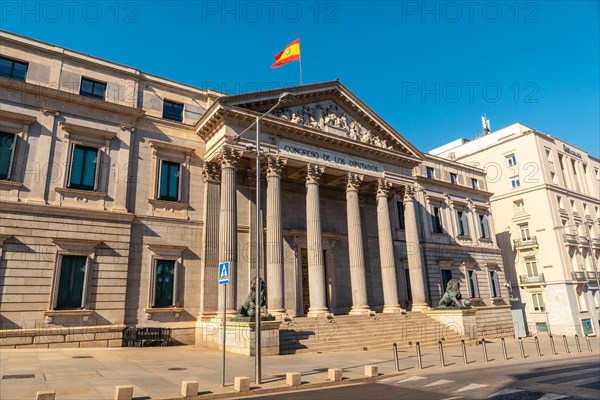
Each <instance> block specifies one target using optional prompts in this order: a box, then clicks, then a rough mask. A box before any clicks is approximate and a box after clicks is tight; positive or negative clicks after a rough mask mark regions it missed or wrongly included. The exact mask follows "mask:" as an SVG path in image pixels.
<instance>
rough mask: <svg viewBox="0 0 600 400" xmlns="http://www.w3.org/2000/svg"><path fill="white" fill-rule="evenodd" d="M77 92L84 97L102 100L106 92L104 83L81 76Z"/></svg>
mask: <svg viewBox="0 0 600 400" xmlns="http://www.w3.org/2000/svg"><path fill="white" fill-rule="evenodd" d="M79 94H80V95H82V96H86V97H93V98H95V99H100V100H104V96H105V94H106V83H104V82H98V81H94V80H92V79H88V78H81V87H80V88H79Z"/></svg>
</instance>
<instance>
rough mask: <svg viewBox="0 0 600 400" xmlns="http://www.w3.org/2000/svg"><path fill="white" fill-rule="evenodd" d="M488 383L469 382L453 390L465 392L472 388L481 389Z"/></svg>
mask: <svg viewBox="0 0 600 400" xmlns="http://www.w3.org/2000/svg"><path fill="white" fill-rule="evenodd" d="M487 386H488V385H482V384H480V383H471V384H470V385H467V386H463V387H461V388H460V389H458V390H455V392H465V391H467V390H474V389H481V388H484V387H487Z"/></svg>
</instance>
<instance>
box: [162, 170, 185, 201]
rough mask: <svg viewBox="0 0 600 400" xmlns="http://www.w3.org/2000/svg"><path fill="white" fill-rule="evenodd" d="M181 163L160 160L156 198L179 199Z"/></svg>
mask: <svg viewBox="0 0 600 400" xmlns="http://www.w3.org/2000/svg"><path fill="white" fill-rule="evenodd" d="M180 172H181V164H179V163H175V162H171V161H164V160H160V172H159V174H160V177H159V190H158V198H159V199H160V200H166V201H179V200H180V190H179V187H180V182H179V181H180V179H179V178H180V175H181V174H180Z"/></svg>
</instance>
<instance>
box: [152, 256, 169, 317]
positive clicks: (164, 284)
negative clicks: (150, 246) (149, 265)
mask: <svg viewBox="0 0 600 400" xmlns="http://www.w3.org/2000/svg"><path fill="white" fill-rule="evenodd" d="M154 268H155V271H154V292H153V293H154V299H153V302H152V303H153V304H152V307H172V306H174V305H175V260H155V264H154Z"/></svg>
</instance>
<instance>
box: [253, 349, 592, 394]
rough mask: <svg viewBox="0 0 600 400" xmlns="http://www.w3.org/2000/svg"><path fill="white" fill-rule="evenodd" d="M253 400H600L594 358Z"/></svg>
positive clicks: (421, 375) (465, 371) (545, 361)
mask: <svg viewBox="0 0 600 400" xmlns="http://www.w3.org/2000/svg"><path fill="white" fill-rule="evenodd" d="M253 398H259V399H275V398H277V399H284V400H285V399H294V400H296V399H298V400H302V399H307V400H308V399H310V400H318V399H323V400H336V399H340V400H348V399H369V400H378V399H381V400H387V399H395V400H404V399H406V400H414V399H418V400H429V399H431V400H443V399H445V400H450V399H487V398H489V399H493V400H542V399H543V400H555V399H564V400H572V399H600V356H598V355H590V356H586V357H580V358H577V359H566V360H557V359H556V358H554V359H553V358H546V359H540V360H536V361H535V362H531V361H530V362H527V363H521V364H518V365H515V364H511V365H497V366H496V365H494V364H490V365H489V366H483V367H482V366H481V365H479V366H477V367H476V368H473V367H469V366H466V367H463V368H460V369H455V368H453V369H452V370H448V371H447V372H446V371H442V372H439V371H436V372H435V373H428V372H427V370H426V369H425V370H422V371H416V372H414V373H411V374H406V375H400V376H396V377H393V378H386V379H384V380H381V381H378V382H376V383H365V384H356V385H348V386H338V387H336V388H331V389H320V390H306V391H297V392H292V393H285V394H284V393H280V394H277V395H271V396H260V397H253Z"/></svg>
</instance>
